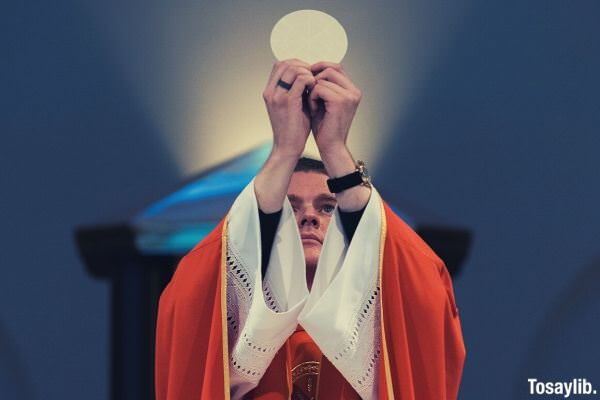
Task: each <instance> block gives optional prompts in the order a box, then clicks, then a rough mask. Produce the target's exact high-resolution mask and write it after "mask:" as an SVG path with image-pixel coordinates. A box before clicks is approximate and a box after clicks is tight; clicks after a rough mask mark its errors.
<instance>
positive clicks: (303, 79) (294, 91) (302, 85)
mask: <svg viewBox="0 0 600 400" xmlns="http://www.w3.org/2000/svg"><path fill="white" fill-rule="evenodd" d="M316 83H317V81H316V80H315V77H314V76H312V74H311V73H306V74H298V76H296V79H295V80H294V84H293V85H292V87H291V89H290V91H289V95H290V97H301V96H302V95H303V94H304V90H305V89H306V88H308V90H312V88H313V87H314V86H315V84H316Z"/></svg>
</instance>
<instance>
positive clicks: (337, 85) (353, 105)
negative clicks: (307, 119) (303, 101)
mask: <svg viewBox="0 0 600 400" xmlns="http://www.w3.org/2000/svg"><path fill="white" fill-rule="evenodd" d="M310 70H311V72H312V73H313V74H315V79H316V84H315V86H314V87H313V88H312V91H311V93H310V96H309V105H310V112H311V127H312V131H313V134H314V136H315V141H316V143H317V147H318V148H319V151H320V152H321V154H323V152H329V151H330V150H333V149H337V148H339V147H340V146H344V145H345V143H346V139H347V137H348V132H349V130H350V125H351V124H352V119H353V118H354V114H355V113H356V109H357V108H358V104H359V103H360V100H361V98H362V93H361V91H360V90H359V89H358V88H357V87H356V86H354V84H353V83H352V81H351V80H350V78H349V77H348V75H347V74H346V72H345V71H344V69H343V67H342V66H341V65H340V64H334V63H329V62H319V63H316V64H313V65H311V67H310Z"/></svg>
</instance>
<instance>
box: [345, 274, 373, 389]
mask: <svg viewBox="0 0 600 400" xmlns="http://www.w3.org/2000/svg"><path fill="white" fill-rule="evenodd" d="M380 293H381V288H380V287H379V286H377V281H374V282H373V286H372V290H370V291H369V292H367V294H366V295H365V297H364V298H363V301H362V302H361V303H362V306H361V308H360V309H358V310H356V312H355V316H354V318H353V320H352V322H351V324H350V329H349V330H348V332H349V333H348V334H347V335H346V337H345V338H344V339H343V340H342V341H341V343H340V346H338V347H337V349H335V350H336V351H334V353H333V354H335V356H334V364H335V365H336V366H337V367H338V368H339V369H340V371H341V372H343V374H344V376H345V377H346V379H347V380H348V382H349V383H350V384H351V385H352V386H353V387H354V389H355V390H356V392H357V393H358V394H359V395H360V396H361V397H362V398H365V399H370V398H373V396H374V393H375V392H376V385H375V382H376V377H377V374H378V371H379V360H380V356H381V325H380V321H381V307H380V304H379V295H380Z"/></svg>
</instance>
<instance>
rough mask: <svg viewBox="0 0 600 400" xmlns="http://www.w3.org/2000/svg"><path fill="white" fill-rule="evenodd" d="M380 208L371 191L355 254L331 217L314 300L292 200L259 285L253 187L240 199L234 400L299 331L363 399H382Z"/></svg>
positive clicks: (232, 290)
mask: <svg viewBox="0 0 600 400" xmlns="http://www.w3.org/2000/svg"><path fill="white" fill-rule="evenodd" d="M381 207H382V204H381V199H380V197H379V194H378V193H377V191H376V190H375V189H373V190H372V191H371V197H370V199H369V202H368V204H367V207H366V209H365V211H364V213H363V216H362V218H361V220H360V222H359V224H358V226H357V229H356V231H355V233H354V236H353V239H352V242H351V244H350V246H348V245H347V243H346V238H345V235H344V231H343V227H342V225H341V221H340V218H339V214H338V212H337V211H336V212H335V213H334V215H333V217H332V219H331V221H330V224H329V228H328V231H327V234H326V235H325V240H324V242H323V247H322V250H321V255H320V257H319V263H318V266H317V271H316V274H315V279H314V281H313V286H312V290H311V291H310V293H309V291H308V289H307V285H306V266H305V261H304V252H303V249H302V242H301V240H300V234H299V232H298V227H297V224H296V218H295V216H294V213H293V210H292V207H291V205H290V203H289V201H288V200H287V198H286V200H285V201H284V205H283V212H282V215H281V220H280V222H279V226H278V228H277V233H276V235H275V239H274V242H273V248H272V251H271V258H270V260H269V267H268V269H267V274H266V277H265V279H264V283H263V284H262V285H261V284H260V282H261V281H262V276H261V248H260V246H261V243H260V221H259V216H258V204H257V201H256V196H255V194H254V181H252V182H251V183H250V184H249V185H248V186H247V187H246V188H245V189H244V190H243V191H242V193H241V194H240V195H239V196H238V198H237V199H236V201H235V203H234V205H233V206H232V208H231V211H230V213H229V218H228V240H227V262H228V271H227V319H228V328H229V329H228V333H229V349H230V360H229V361H230V368H229V369H230V381H231V398H232V399H234V400H235V399H240V398H242V396H243V395H244V394H246V393H248V392H249V391H250V390H252V389H253V388H254V387H256V386H257V385H258V382H259V381H260V378H261V377H262V376H263V374H264V373H265V371H266V369H267V367H268V366H269V364H270V363H271V361H272V360H273V357H274V356H275V353H277V351H278V350H279V349H280V348H281V346H282V345H283V344H284V343H285V341H286V340H287V338H288V337H289V336H290V335H291V334H292V333H293V332H294V330H295V329H296V326H297V324H298V323H300V324H301V325H302V326H303V327H304V329H305V330H306V332H307V333H308V334H309V335H310V336H311V338H312V339H313V340H314V341H315V343H316V344H317V345H318V346H319V348H320V349H321V351H322V352H323V354H324V355H325V356H327V358H328V359H329V360H330V361H331V362H332V363H333V364H334V366H335V367H336V368H337V369H338V371H340V373H341V374H342V375H343V376H344V378H345V379H346V380H347V381H348V382H349V383H350V384H351V385H352V386H353V387H354V389H355V390H356V391H357V393H358V394H359V395H360V396H361V397H362V398H363V399H376V398H377V392H376V390H377V388H376V386H377V385H376V382H377V373H378V365H379V362H378V361H379V354H380V334H381V331H380V308H379V299H378V295H379V288H378V286H377V285H378V270H379V268H378V266H379V251H380V249H379V246H380V232H381V223H382V221H381V215H382V213H381Z"/></svg>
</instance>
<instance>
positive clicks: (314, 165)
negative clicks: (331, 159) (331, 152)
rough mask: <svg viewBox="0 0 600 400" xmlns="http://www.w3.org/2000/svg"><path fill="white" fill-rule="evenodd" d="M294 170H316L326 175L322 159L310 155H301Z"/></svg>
mask: <svg viewBox="0 0 600 400" xmlns="http://www.w3.org/2000/svg"><path fill="white" fill-rule="evenodd" d="M294 172H318V173H320V174H324V175H327V171H326V170H325V164H323V161H321V160H317V159H314V158H310V157H301V158H300V159H299V160H298V163H297V164H296V167H295V168H294Z"/></svg>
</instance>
